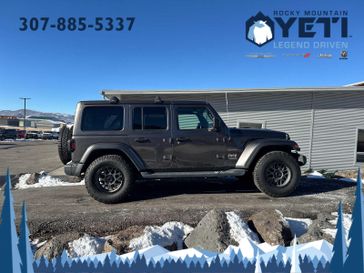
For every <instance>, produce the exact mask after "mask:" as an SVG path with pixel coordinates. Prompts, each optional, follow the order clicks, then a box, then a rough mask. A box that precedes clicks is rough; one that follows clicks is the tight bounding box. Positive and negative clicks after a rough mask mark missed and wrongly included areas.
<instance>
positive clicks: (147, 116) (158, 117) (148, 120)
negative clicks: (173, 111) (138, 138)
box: [133, 107, 167, 130]
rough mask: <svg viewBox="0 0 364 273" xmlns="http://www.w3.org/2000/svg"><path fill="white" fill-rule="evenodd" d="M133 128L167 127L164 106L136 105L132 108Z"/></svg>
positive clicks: (155, 128)
mask: <svg viewBox="0 0 364 273" xmlns="http://www.w3.org/2000/svg"><path fill="white" fill-rule="evenodd" d="M133 129H145V130H165V129H167V110H166V108H165V107H137V108H134V110H133Z"/></svg>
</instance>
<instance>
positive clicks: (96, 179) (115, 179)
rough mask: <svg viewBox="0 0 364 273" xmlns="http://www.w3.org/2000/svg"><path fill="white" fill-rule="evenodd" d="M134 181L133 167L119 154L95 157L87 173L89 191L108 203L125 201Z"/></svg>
mask: <svg viewBox="0 0 364 273" xmlns="http://www.w3.org/2000/svg"><path fill="white" fill-rule="evenodd" d="M133 183H134V172H133V168H132V167H131V166H130V164H129V163H128V162H127V161H125V160H124V159H123V158H122V157H121V156H119V155H105V156H101V157H99V158H97V159H95V160H94V161H93V162H92V163H91V164H90V166H89V167H88V168H87V170H86V173H85V184H86V188H87V191H88V193H89V194H90V195H91V196H92V197H93V198H94V199H96V200H97V201H99V202H102V203H106V204H112V203H120V202H122V201H124V200H125V199H126V197H127V196H128V194H129V193H130V191H131V188H132V185H133Z"/></svg>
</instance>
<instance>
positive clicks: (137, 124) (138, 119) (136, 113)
mask: <svg viewBox="0 0 364 273" xmlns="http://www.w3.org/2000/svg"><path fill="white" fill-rule="evenodd" d="M133 129H136V130H138V129H142V108H140V107H137V108H134V110H133Z"/></svg>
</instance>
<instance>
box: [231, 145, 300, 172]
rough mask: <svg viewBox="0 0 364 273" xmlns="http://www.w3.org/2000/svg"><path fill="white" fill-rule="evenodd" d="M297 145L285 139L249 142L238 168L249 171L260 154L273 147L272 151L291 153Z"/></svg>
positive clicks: (239, 160)
mask: <svg viewBox="0 0 364 273" xmlns="http://www.w3.org/2000/svg"><path fill="white" fill-rule="evenodd" d="M295 144H296V143H295V142H294V141H291V140H285V139H256V140H252V141H250V142H248V144H247V145H246V147H245V149H244V151H243V152H242V153H241V155H240V157H239V159H238V161H237V162H236V168H243V169H249V168H250V167H251V164H252V163H253V162H254V159H255V158H256V156H257V155H258V154H259V152H260V151H261V150H262V149H264V148H267V147H272V150H286V151H288V152H290V151H291V150H293V149H294V148H293V147H294V145H295Z"/></svg>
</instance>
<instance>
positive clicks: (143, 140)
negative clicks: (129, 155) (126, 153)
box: [135, 137, 150, 143]
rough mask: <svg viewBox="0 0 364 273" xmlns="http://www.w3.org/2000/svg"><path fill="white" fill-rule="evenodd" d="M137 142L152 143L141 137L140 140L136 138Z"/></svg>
mask: <svg viewBox="0 0 364 273" xmlns="http://www.w3.org/2000/svg"><path fill="white" fill-rule="evenodd" d="M135 142H138V143H147V142H150V139H149V138H146V137H139V138H136V139H135Z"/></svg>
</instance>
